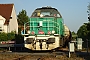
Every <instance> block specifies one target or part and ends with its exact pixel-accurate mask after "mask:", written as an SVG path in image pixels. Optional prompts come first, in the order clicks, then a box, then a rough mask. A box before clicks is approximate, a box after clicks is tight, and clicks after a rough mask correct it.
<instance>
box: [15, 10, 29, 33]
mask: <svg viewBox="0 0 90 60" xmlns="http://www.w3.org/2000/svg"><path fill="white" fill-rule="evenodd" d="M17 17H18V19H17V20H18V25H19V28H18V33H19V34H21V30H22V28H23V26H24V23H26V22H28V19H29V17H28V16H27V12H26V10H23V9H22V11H20V12H19V14H18V15H17Z"/></svg>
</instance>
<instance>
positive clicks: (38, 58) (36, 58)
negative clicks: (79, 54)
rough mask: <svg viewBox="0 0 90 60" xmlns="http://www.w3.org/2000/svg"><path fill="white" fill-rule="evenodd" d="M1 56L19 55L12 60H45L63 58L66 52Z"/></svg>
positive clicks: (20, 53) (10, 53)
mask: <svg viewBox="0 0 90 60" xmlns="http://www.w3.org/2000/svg"><path fill="white" fill-rule="evenodd" d="M0 54H1V55H5V56H7V55H12V56H13V55H16V56H17V55H18V56H17V57H13V58H12V60H43V59H46V60H47V59H48V58H50V59H52V58H53V59H56V58H57V57H58V56H62V55H63V54H65V52H52V53H51V52H32V53H28V52H5V53H0Z"/></svg>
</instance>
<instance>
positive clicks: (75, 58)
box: [0, 53, 90, 60]
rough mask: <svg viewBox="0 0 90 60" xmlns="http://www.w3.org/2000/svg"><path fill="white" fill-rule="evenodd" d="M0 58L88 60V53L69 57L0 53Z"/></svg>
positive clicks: (89, 58)
mask: <svg viewBox="0 0 90 60" xmlns="http://www.w3.org/2000/svg"><path fill="white" fill-rule="evenodd" d="M0 60H90V55H87V56H84V57H83V56H77V55H75V54H71V57H70V58H69V57H68V56H67V55H59V56H58V55H57V56H56V55H55V56H49V55H47V56H31V55H18V54H16V53H14V54H6V53H5V54H0Z"/></svg>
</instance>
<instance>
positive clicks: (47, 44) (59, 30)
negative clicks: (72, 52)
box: [23, 7, 71, 50]
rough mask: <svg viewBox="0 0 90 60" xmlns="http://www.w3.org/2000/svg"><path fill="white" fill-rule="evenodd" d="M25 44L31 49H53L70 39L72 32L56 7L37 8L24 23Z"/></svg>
mask: <svg viewBox="0 0 90 60" xmlns="http://www.w3.org/2000/svg"><path fill="white" fill-rule="evenodd" d="M23 35H24V46H25V48H28V49H30V50H53V49H56V48H59V47H63V46H64V45H66V43H68V42H69V41H70V38H71V34H70V30H69V29H68V27H67V26H66V25H65V24H64V22H63V18H62V16H61V14H60V13H59V12H58V10H57V9H56V8H52V7H42V8H37V9H35V11H34V12H33V13H32V15H31V17H30V19H29V21H28V22H27V23H25V24H24V34H23Z"/></svg>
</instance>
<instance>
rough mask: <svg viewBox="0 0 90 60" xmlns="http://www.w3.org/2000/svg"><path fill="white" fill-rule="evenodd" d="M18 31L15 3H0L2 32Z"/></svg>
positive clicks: (0, 28) (0, 26) (0, 29)
mask: <svg viewBox="0 0 90 60" xmlns="http://www.w3.org/2000/svg"><path fill="white" fill-rule="evenodd" d="M11 31H15V32H16V33H18V21H17V16H16V11H15V7H14V4H0V32H5V33H9V32H11Z"/></svg>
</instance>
